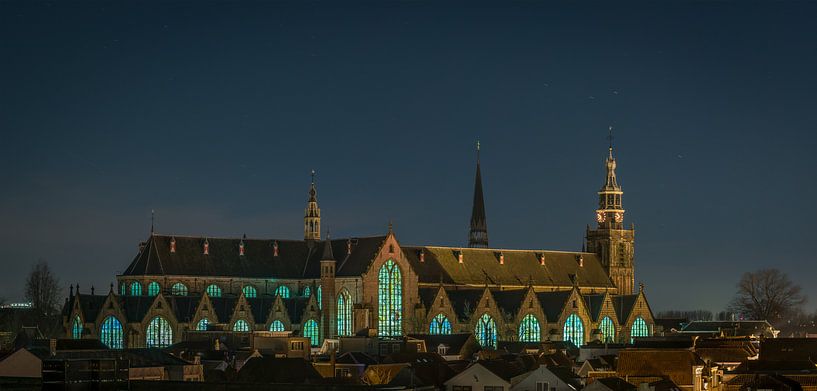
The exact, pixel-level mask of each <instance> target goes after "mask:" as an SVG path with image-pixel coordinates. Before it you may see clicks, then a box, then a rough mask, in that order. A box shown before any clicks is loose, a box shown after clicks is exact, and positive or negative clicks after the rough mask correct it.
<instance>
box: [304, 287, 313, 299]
mask: <svg viewBox="0 0 817 391" xmlns="http://www.w3.org/2000/svg"><path fill="white" fill-rule="evenodd" d="M311 293H312V288H310V287H309V285H307V286H305V287H304V291H303V294H302V296H303V297H309V295H310V294H311Z"/></svg>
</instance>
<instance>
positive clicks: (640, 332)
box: [630, 316, 650, 343]
mask: <svg viewBox="0 0 817 391" xmlns="http://www.w3.org/2000/svg"><path fill="white" fill-rule="evenodd" d="M649 336H650V329H649V328H648V327H647V322H645V321H644V318H642V317H640V316H639V317H637V318H635V320H634V321H633V327H631V328H630V343H633V341H634V340H635V337H649Z"/></svg>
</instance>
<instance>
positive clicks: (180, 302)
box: [165, 296, 201, 322]
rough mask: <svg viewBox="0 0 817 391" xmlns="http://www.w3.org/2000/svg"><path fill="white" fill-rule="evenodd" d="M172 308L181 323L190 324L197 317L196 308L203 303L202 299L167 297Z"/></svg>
mask: <svg viewBox="0 0 817 391" xmlns="http://www.w3.org/2000/svg"><path fill="white" fill-rule="evenodd" d="M165 300H167V301H168V303H169V304H170V307H171V308H173V315H175V316H176V320H178V321H179V322H190V321H191V320H193V316H195V315H196V308H197V307H198V305H199V301H201V297H196V296H165Z"/></svg>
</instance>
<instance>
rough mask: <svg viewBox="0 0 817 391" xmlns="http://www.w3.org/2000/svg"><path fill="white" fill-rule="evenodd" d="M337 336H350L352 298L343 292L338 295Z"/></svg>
mask: <svg viewBox="0 0 817 391" xmlns="http://www.w3.org/2000/svg"><path fill="white" fill-rule="evenodd" d="M337 320H338V335H352V297H351V296H350V295H349V292H347V291H346V290H343V291H341V292H340V294H339V295H338V318H337Z"/></svg>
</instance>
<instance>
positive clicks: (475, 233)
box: [468, 141, 488, 248]
mask: <svg viewBox="0 0 817 391" xmlns="http://www.w3.org/2000/svg"><path fill="white" fill-rule="evenodd" d="M468 247H479V248H487V247H488V222H487V219H486V218H485V199H484V197H483V195H482V172H481V170H480V167H479V141H477V175H476V179H475V180H474V203H473V206H472V209H471V231H470V232H469V234H468Z"/></svg>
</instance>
